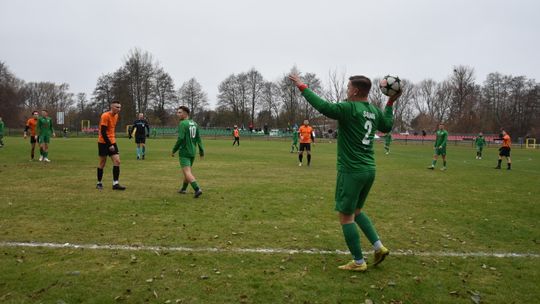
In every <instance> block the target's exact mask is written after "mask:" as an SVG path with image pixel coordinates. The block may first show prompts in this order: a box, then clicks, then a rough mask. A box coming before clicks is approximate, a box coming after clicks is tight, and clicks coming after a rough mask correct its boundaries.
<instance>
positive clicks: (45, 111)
mask: <svg viewBox="0 0 540 304" xmlns="http://www.w3.org/2000/svg"><path fill="white" fill-rule="evenodd" d="M41 111H42V112H47V113H49V111H47V110H45V109H43V110H41Z"/></svg>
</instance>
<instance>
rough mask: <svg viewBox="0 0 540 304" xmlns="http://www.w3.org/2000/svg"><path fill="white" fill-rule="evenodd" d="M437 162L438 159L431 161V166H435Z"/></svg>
mask: <svg viewBox="0 0 540 304" xmlns="http://www.w3.org/2000/svg"><path fill="white" fill-rule="evenodd" d="M436 163H437V160H436V159H434V160H433V161H432V162H431V166H432V167H435V164H436Z"/></svg>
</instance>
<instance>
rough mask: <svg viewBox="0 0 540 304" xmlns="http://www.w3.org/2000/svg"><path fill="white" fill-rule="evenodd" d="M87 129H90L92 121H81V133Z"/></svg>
mask: <svg viewBox="0 0 540 304" xmlns="http://www.w3.org/2000/svg"><path fill="white" fill-rule="evenodd" d="M85 129H90V120H87V119H83V120H81V132H82V131H84V130H85Z"/></svg>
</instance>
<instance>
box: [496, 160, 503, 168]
mask: <svg viewBox="0 0 540 304" xmlns="http://www.w3.org/2000/svg"><path fill="white" fill-rule="evenodd" d="M501 162H502V159H499V160H498V163H497V167H500V166H501Z"/></svg>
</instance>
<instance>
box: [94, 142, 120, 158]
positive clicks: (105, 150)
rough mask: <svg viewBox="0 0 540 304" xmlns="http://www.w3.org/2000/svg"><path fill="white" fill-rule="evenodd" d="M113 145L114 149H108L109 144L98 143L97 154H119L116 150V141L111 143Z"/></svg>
mask: <svg viewBox="0 0 540 304" xmlns="http://www.w3.org/2000/svg"><path fill="white" fill-rule="evenodd" d="M112 145H113V146H114V151H111V150H109V145H107V144H102V143H98V155H99V156H113V155H115V154H120V151H118V146H117V145H116V143H114V144H112Z"/></svg>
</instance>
